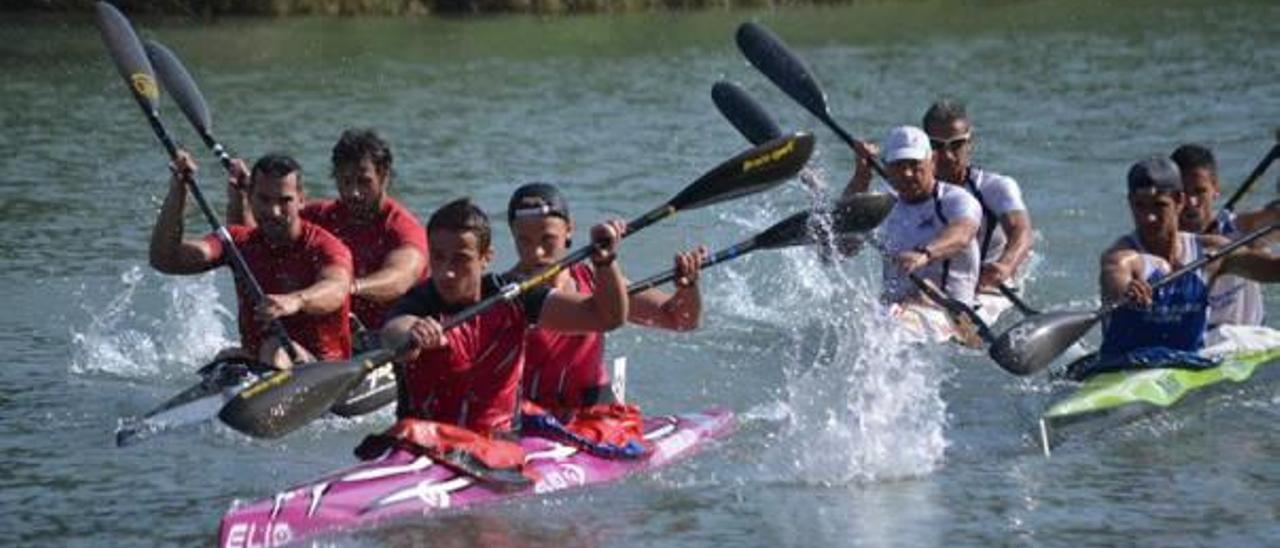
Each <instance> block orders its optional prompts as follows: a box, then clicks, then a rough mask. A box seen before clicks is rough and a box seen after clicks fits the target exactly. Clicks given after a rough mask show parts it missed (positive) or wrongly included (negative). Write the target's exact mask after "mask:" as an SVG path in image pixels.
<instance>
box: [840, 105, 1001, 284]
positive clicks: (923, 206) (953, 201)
mask: <svg viewBox="0 0 1280 548" xmlns="http://www.w3.org/2000/svg"><path fill="white" fill-rule="evenodd" d="M862 146H865V147H867V150H868V152H870V154H871V155H875V154H876V150H875V148H876V147H875V145H872V144H870V143H862ZM866 157H867V155H861V154H860V155H859V156H858V165H857V171H856V172H855V173H854V178H853V180H852V181H850V184H849V188H848V189H846V192H860V191H864V190H866V189H867V188H868V187H869V186H870V183H871V169H870V164H869V163H868V162H867V160H865V158H866ZM883 157H884V160H885V168H886V171H887V175H888V182H889V186H890V187H891V188H892V189H893V191H894V193H896V194H897V198H898V201H897V203H895V204H894V206H893V209H892V210H891V211H890V212H889V216H888V217H886V218H885V220H884V222H883V223H881V224H880V228H879V229H877V236H876V237H877V239H879V241H880V242H882V243H883V244H884V248H885V262H884V268H883V277H884V293H883V299H884V300H885V302H887V303H894V304H899V303H900V304H912V303H915V304H935V303H931V302H929V301H928V300H927V299H926V298H924V297H923V296H922V295H920V292H919V290H918V289H917V288H916V286H915V284H914V283H913V282H912V281H911V280H910V279H908V274H916V275H918V276H920V277H921V278H923V279H924V280H925V281H926V283H932V284H933V285H934V286H935V287H937V288H938V289H940V290H942V291H943V292H944V293H946V294H947V295H948V296H950V297H951V298H953V299H956V300H958V301H960V302H962V303H965V304H968V305H973V304H974V290H975V288H976V287H977V285H978V242H977V241H976V240H975V239H974V235H975V234H977V232H978V226H979V225H980V224H981V222H982V206H980V205H979V204H978V201H977V200H976V199H974V197H973V196H971V195H969V193H968V192H966V191H964V190H963V189H961V188H960V187H959V186H956V185H950V184H940V182H939V181H938V179H937V178H936V177H935V176H934V162H933V152H932V150H931V149H930V147H929V137H928V136H927V135H925V133H924V131H923V130H921V129H920V128H917V127H914V126H900V127H896V128H894V129H893V130H892V131H890V132H889V136H888V137H887V138H886V139H885V141H884V156H883Z"/></svg>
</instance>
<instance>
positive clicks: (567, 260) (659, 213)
mask: <svg viewBox="0 0 1280 548" xmlns="http://www.w3.org/2000/svg"><path fill="white" fill-rule="evenodd" d="M676 211H677V210H676V207H675V206H674V205H672V204H670V203H666V204H663V205H661V206H659V207H658V208H656V209H654V210H653V211H650V212H648V213H646V214H644V215H641V216H639V217H636V218H635V219H634V220H632V221H631V222H629V223H627V231H626V232H624V233H622V235H621V238H626V237H627V236H630V235H632V234H635V233H636V232H639V231H640V230H641V229H644V228H645V227H647V226H649V225H651V224H653V223H655V222H658V221H660V220H662V219H665V218H667V217H670V216H672V215H675V213H676ZM595 249H596V246H595V245H594V244H593V245H587V246H583V247H581V248H579V249H577V250H576V251H573V252H572V253H569V254H568V255H565V256H564V257H563V258H561V259H560V260H559V261H556V263H555V264H553V265H551V266H549V267H547V268H545V269H543V270H541V271H539V272H538V273H537V274H534V275H532V276H530V277H528V278H526V279H524V280H523V281H520V282H518V283H511V284H507V285H506V286H504V287H503V288H502V289H500V290H498V292H497V293H494V294H493V295H490V296H488V297H486V298H484V299H483V300H481V301H480V302H478V303H476V304H474V305H472V306H471V307H470V308H467V309H466V310H463V311H462V312H460V313H458V314H456V315H454V316H450V317H449V319H448V321H446V322H444V324H442V325H441V326H440V327H441V328H442V329H444V330H445V331H448V330H450V329H453V328H454V327H457V326H459V325H462V324H463V323H464V322H466V321H467V320H470V319H471V318H473V317H475V316H476V315H477V314H480V313H481V312H484V311H485V310H488V309H489V307H491V306H493V305H495V304H498V303H499V302H502V301H509V300H512V299H514V298H516V297H518V296H519V295H520V294H522V293H524V292H525V291H528V290H530V289H533V288H535V287H537V286H539V285H542V284H544V283H547V282H549V281H551V280H552V279H553V278H555V277H556V276H557V275H558V274H560V273H561V272H563V271H564V270H565V269H566V268H569V267H570V266H572V265H573V264H574V263H577V262H580V261H582V260H583V259H586V258H587V257H590V256H591V253H592V252H594V251H595Z"/></svg>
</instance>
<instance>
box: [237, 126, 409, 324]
mask: <svg viewBox="0 0 1280 548" xmlns="http://www.w3.org/2000/svg"><path fill="white" fill-rule="evenodd" d="M330 157H331V164H332V170H333V171H332V175H333V179H334V181H335V182H336V183H337V187H338V199H336V200H335V199H325V200H313V201H310V202H308V203H307V204H306V206H305V207H304V208H302V213H301V214H302V218H303V219H306V220H307V221H310V222H312V223H315V224H317V225H320V226H321V227H323V228H324V229H325V230H328V231H329V232H330V233H332V234H333V235H334V236H337V237H338V239H339V240H342V243H344V244H346V246H347V248H348V249H350V250H351V255H352V259H353V260H354V262H355V277H354V278H353V279H352V281H351V287H350V293H351V297H352V300H351V312H352V314H353V315H354V317H355V318H356V319H357V320H358V321H359V325H358V327H361V328H364V329H367V330H370V331H367V332H368V333H372V332H373V331H372V330H376V329H379V328H381V327H382V324H383V322H384V321H385V320H386V319H387V317H386V316H387V312H388V311H389V310H390V308H391V305H392V304H394V303H395V301H396V300H397V299H399V298H400V297H401V296H403V295H404V294H405V293H407V292H408V291H409V289H410V288H412V287H413V286H414V285H415V284H417V283H419V282H422V281H424V280H426V278H427V236H426V231H424V230H423V228H422V223H421V222H419V221H418V218H417V217H416V216H415V215H414V214H413V213H412V212H411V211H409V210H408V209H407V208H405V207H404V206H403V205H401V204H400V203H399V202H397V201H396V200H395V199H393V198H392V197H391V196H390V195H389V194H388V193H387V189H388V188H389V187H390V186H391V181H392V175H393V171H392V160H393V158H392V154H391V146H390V145H389V144H388V143H387V141H386V140H385V139H383V138H382V137H381V136H379V135H378V134H377V133H376V132H374V131H373V130H371V129H348V130H346V131H344V132H342V136H341V137H339V138H338V142H337V143H336V144H335V145H333V151H332V154H331V156H330ZM240 166H241V167H240V169H238V170H235V171H236V173H237V174H236V176H233V178H232V180H231V184H230V192H231V200H230V202H229V203H230V204H231V205H230V206H229V208H230V209H229V214H228V217H229V218H230V219H232V220H233V222H235V221H237V220H240V221H243V222H245V223H246V224H249V225H252V224H253V217H252V215H243V214H242V213H243V212H245V211H247V210H246V209H245V208H244V207H243V203H244V198H245V195H244V193H243V192H240V191H238V189H240V188H243V186H244V185H243V184H242V182H241V181H243V178H244V176H245V175H246V174H247V171H245V170H244V169H243V162H241V163H240ZM236 204H240V205H239V206H237V205H236ZM371 342H376V339H373V340H364V339H362V340H358V341H357V346H363V347H367V346H370V344H369V343H371Z"/></svg>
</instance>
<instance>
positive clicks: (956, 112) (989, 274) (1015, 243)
mask: <svg viewBox="0 0 1280 548" xmlns="http://www.w3.org/2000/svg"><path fill="white" fill-rule="evenodd" d="M923 127H924V131H925V133H926V134H928V135H929V146H930V148H932V149H933V161H934V166H935V169H936V174H937V177H938V180H940V181H946V182H948V183H952V184H956V185H959V186H961V187H964V189H965V190H968V191H969V193H970V194H972V195H973V196H974V197H975V198H977V199H978V203H979V204H980V205H981V206H982V224H981V225H980V227H979V229H978V233H977V236H976V237H977V239H978V257H979V259H980V260H981V264H982V269H981V271H980V272H979V275H978V284H979V287H980V288H981V289H986V290H993V291H994V289H995V287H996V286H998V285H1000V284H1002V283H1006V282H1012V281H1013V277H1014V275H1015V274H1016V273H1017V272H1018V269H1019V268H1020V267H1021V266H1022V263H1023V262H1025V261H1026V260H1027V258H1028V257H1030V256H1031V244H1032V234H1033V232H1032V226H1031V216H1030V214H1028V213H1027V206H1026V204H1024V203H1023V201H1022V189H1021V188H1020V187H1019V186H1018V182H1017V181H1015V180H1013V178H1011V177H1007V176H1004V175H1001V174H999V173H995V172H992V171H987V170H985V169H981V168H979V167H977V166H975V165H973V163H972V157H973V147H974V136H973V125H972V123H971V122H970V120H969V114H968V112H967V110H966V109H965V106H964V105H963V104H961V103H959V102H956V101H951V100H946V99H944V100H941V101H938V102H936V103H934V104H932V105H930V106H929V110H927V111H925V113H924V126H923Z"/></svg>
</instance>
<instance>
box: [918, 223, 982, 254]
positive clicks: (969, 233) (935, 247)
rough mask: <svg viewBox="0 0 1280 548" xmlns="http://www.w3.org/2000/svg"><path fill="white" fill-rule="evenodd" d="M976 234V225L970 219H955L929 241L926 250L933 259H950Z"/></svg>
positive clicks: (966, 245) (967, 244)
mask: <svg viewBox="0 0 1280 548" xmlns="http://www.w3.org/2000/svg"><path fill="white" fill-rule="evenodd" d="M977 233H978V223H976V222H974V221H972V220H970V219H955V220H953V221H951V222H950V223H947V227H946V228H944V229H942V232H940V233H938V236H937V237H936V238H934V239H933V240H930V241H929V243H928V245H926V248H927V249H928V250H929V254H930V255H932V256H933V257H934V258H935V259H942V258H946V257H950V256H952V255H955V254H956V253H959V252H961V251H963V250H964V248H966V247H968V246H969V242H971V241H973V237H974V235H975V234H977Z"/></svg>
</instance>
